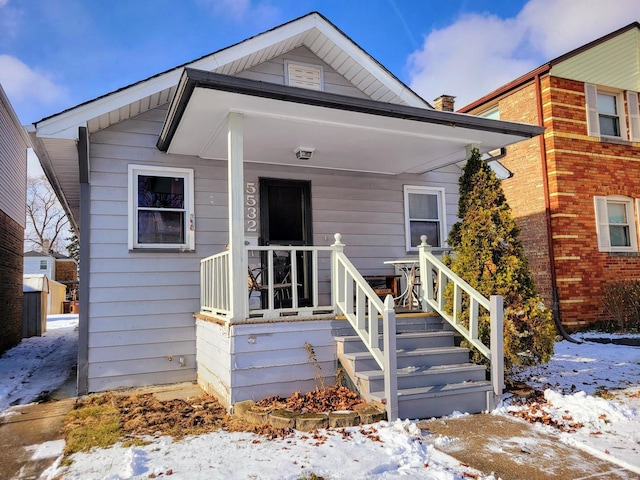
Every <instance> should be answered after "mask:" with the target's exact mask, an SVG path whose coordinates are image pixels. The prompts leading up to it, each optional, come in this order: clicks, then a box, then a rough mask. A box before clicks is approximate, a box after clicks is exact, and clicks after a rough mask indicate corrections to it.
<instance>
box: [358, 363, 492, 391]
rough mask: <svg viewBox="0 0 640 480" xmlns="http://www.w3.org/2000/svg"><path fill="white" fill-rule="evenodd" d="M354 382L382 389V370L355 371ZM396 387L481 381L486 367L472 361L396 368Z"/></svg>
mask: <svg viewBox="0 0 640 480" xmlns="http://www.w3.org/2000/svg"><path fill="white" fill-rule="evenodd" d="M355 377H356V384H357V386H358V388H359V389H361V390H362V391H365V392H375V391H382V390H384V375H383V374H382V370H379V369H377V370H366V371H360V372H356V373H355ZM396 378H397V379H398V389H399V390H400V389H408V388H420V387H430V386H435V385H446V384H449V383H454V384H455V383H466V382H482V381H484V380H486V368H485V367H484V366H482V365H474V364H473V363H460V364H452V365H435V366H431V367H422V368H418V369H413V368H404V369H398V371H397V376H396Z"/></svg>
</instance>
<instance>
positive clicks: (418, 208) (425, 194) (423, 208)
mask: <svg viewBox="0 0 640 480" xmlns="http://www.w3.org/2000/svg"><path fill="white" fill-rule="evenodd" d="M404 215H405V221H404V222H405V242H406V248H407V252H415V251H417V250H418V247H417V246H418V245H420V243H421V240H420V237H421V236H422V235H426V236H427V243H428V244H429V245H431V246H432V247H442V246H443V245H444V241H445V234H446V225H445V218H446V217H445V207H444V189H441V188H432V187H421V186H412V185H405V187H404Z"/></svg>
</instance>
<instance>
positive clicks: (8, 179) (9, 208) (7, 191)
mask: <svg viewBox="0 0 640 480" xmlns="http://www.w3.org/2000/svg"><path fill="white" fill-rule="evenodd" d="M0 172H2V176H1V177H0V211H3V212H4V213H6V214H7V215H8V216H9V217H11V219H12V220H13V221H14V222H16V223H17V224H18V225H19V226H20V227H22V228H24V227H25V224H26V191H27V141H26V133H25V132H24V131H23V130H22V127H21V125H20V123H19V121H18V118H17V117H16V115H15V112H14V111H13V108H12V106H11V104H10V103H9V100H8V99H7V97H6V96H5V94H4V91H3V90H2V87H1V86H0Z"/></svg>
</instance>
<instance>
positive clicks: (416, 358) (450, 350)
mask: <svg viewBox="0 0 640 480" xmlns="http://www.w3.org/2000/svg"><path fill="white" fill-rule="evenodd" d="M339 358H340V360H341V361H342V362H343V363H344V362H345V361H346V362H351V363H352V364H353V371H354V372H358V371H364V370H376V369H378V363H377V362H376V361H375V359H374V358H373V355H371V354H370V353H369V352H354V353H343V354H341V355H340V357H339ZM468 362H469V349H468V348H462V347H436V348H416V349H412V350H399V351H398V352H397V365H398V369H402V368H406V367H416V368H420V367H431V366H435V365H447V364H460V363H468Z"/></svg>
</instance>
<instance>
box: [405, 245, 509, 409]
mask: <svg viewBox="0 0 640 480" xmlns="http://www.w3.org/2000/svg"><path fill="white" fill-rule="evenodd" d="M421 240H422V244H421V245H419V246H418V250H419V262H420V279H421V284H422V288H421V292H420V297H421V303H422V304H423V309H424V306H427V307H431V308H433V310H435V311H436V312H437V313H438V314H439V315H440V316H441V317H442V318H444V319H445V320H446V321H447V322H448V323H449V324H451V325H452V326H453V328H455V329H456V330H457V331H458V332H459V333H460V334H461V335H462V336H463V337H464V338H465V339H466V340H467V341H468V342H469V344H471V345H473V346H474V347H475V348H476V349H477V350H478V351H479V352H480V353H481V354H482V355H483V356H485V357H486V358H487V359H488V360H489V362H490V364H491V384H492V385H493V393H494V395H495V396H496V397H499V396H501V395H502V390H503V388H504V356H503V355H504V354H503V344H502V341H503V335H504V333H503V324H504V318H503V305H502V297H501V296H499V295H492V296H491V299H490V300H488V299H487V298H485V297H484V296H482V295H481V294H480V293H479V292H478V291H477V290H475V289H474V288H473V287H472V286H471V285H469V284H468V283H467V282H465V281H464V280H463V279H462V278H460V277H459V276H458V275H456V274H455V273H453V272H452V271H451V270H450V269H449V268H448V267H447V266H446V265H445V264H443V263H442V262H441V261H440V260H439V259H438V258H437V257H436V256H435V255H433V253H432V252H431V246H430V245H428V244H427V237H426V236H424V235H423V236H422V237H421ZM450 283H451V284H453V292H452V293H453V301H452V309H451V310H450V311H449V310H447V308H446V303H447V300H446V299H445V291H446V289H447V285H448V284H450ZM425 304H426V305H425ZM463 305H464V308H465V309H466V310H467V312H464V313H466V314H467V315H466V316H468V323H467V325H465V322H463ZM481 308H482V309H485V310H486V311H487V312H489V318H490V323H491V341H490V345H489V346H487V345H485V344H484V343H482V341H481V340H480V338H479V332H478V319H479V316H480V309H481ZM494 400H495V399H494Z"/></svg>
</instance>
